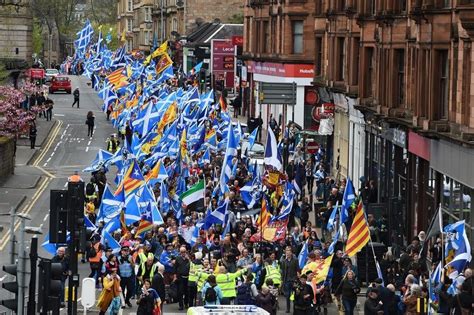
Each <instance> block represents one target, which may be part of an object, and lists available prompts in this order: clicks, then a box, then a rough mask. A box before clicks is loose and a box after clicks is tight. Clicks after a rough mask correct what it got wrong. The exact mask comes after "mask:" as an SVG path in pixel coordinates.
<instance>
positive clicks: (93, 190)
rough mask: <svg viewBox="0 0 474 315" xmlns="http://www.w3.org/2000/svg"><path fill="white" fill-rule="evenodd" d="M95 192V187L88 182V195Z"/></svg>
mask: <svg viewBox="0 0 474 315" xmlns="http://www.w3.org/2000/svg"><path fill="white" fill-rule="evenodd" d="M94 193H95V187H94V184H92V183H87V185H86V195H88V196H90V195H93V194H94Z"/></svg>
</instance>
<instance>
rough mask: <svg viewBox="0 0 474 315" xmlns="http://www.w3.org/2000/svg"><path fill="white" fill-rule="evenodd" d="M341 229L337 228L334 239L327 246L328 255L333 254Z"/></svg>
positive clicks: (340, 227)
mask: <svg viewBox="0 0 474 315" xmlns="http://www.w3.org/2000/svg"><path fill="white" fill-rule="evenodd" d="M341 229H342V226H341V225H340V226H339V228H338V229H337V232H336V234H335V235H334V238H333V239H332V242H331V244H330V245H329V248H328V254H329V255H332V254H334V250H335V249H336V244H337V240H338V239H339V234H340V232H341Z"/></svg>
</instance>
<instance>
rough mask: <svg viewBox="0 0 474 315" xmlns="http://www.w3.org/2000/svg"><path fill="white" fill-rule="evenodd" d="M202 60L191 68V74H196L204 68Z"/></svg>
mask: <svg viewBox="0 0 474 315" xmlns="http://www.w3.org/2000/svg"><path fill="white" fill-rule="evenodd" d="M202 63H203V62H202V61H201V62H200V63H198V64H197V65H195V66H194V67H193V68H192V69H191V72H190V74H191V75H193V74H196V73H198V72H199V71H201V68H202Z"/></svg>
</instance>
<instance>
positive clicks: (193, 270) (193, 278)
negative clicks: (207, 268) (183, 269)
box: [188, 262, 204, 283]
mask: <svg viewBox="0 0 474 315" xmlns="http://www.w3.org/2000/svg"><path fill="white" fill-rule="evenodd" d="M203 268H204V267H203V266H202V264H194V263H193V262H191V263H190V264H189V277H188V281H189V282H195V283H197V280H198V273H199V272H201V271H202V270H203Z"/></svg>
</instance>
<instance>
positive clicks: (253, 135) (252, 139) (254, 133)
mask: <svg viewBox="0 0 474 315" xmlns="http://www.w3.org/2000/svg"><path fill="white" fill-rule="evenodd" d="M258 128H259V127H257V128H255V129H254V130H253V131H252V133H251V134H250V136H249V138H248V141H249V146H248V149H249V150H252V147H253V145H254V144H255V140H256V139H257V135H258Z"/></svg>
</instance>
